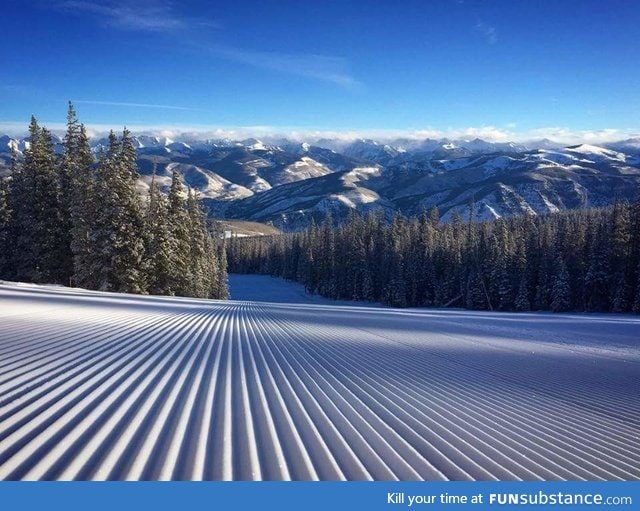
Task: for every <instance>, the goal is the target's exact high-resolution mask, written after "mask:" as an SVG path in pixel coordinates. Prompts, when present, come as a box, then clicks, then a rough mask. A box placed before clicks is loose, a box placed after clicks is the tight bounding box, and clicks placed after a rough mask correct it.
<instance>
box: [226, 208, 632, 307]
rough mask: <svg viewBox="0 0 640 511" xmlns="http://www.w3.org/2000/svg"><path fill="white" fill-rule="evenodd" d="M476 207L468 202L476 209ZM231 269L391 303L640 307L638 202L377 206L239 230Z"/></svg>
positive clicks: (342, 296) (321, 291)
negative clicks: (483, 216) (244, 233)
mask: <svg viewBox="0 0 640 511" xmlns="http://www.w3.org/2000/svg"><path fill="white" fill-rule="evenodd" d="M472 210H473V209H472ZM227 250H228V260H229V268H230V271H231V272H237V273H264V274H269V275H274V276H278V277H284V278H285V279H290V280H294V281H297V282H300V283H302V284H304V286H305V288H306V289H307V290H308V291H309V292H312V293H319V294H321V295H323V296H326V297H329V298H335V299H346V300H365V301H376V302H382V303H384V304H387V305H391V306H393V307H417V306H423V307H466V308H468V309H478V310H500V311H554V312H564V311H612V312H629V311H634V312H639V311H640V280H639V279H640V267H639V264H640V203H636V204H627V203H617V204H614V205H612V206H610V207H606V208H594V209H582V210H570V211H565V212H560V213H555V214H550V215H546V216H521V217H512V218H501V219H498V220H495V221H484V222H474V221H473V218H469V219H462V218H461V217H460V216H459V215H458V216H454V218H453V221H452V222H450V223H441V222H440V221H439V215H438V211H437V210H436V209H434V210H432V211H431V212H429V213H425V214H423V215H422V216H420V217H419V218H406V217H404V216H402V215H400V214H396V216H395V217H394V218H393V220H392V221H391V222H390V223H389V222H386V221H385V220H384V218H383V217H382V216H381V215H377V214H375V213H373V214H370V215H369V216H367V217H363V216H359V215H353V216H351V217H350V218H349V219H348V221H347V222H346V223H345V224H344V225H340V226H337V227H334V225H333V224H332V222H331V219H327V220H326V221H325V222H323V223H322V224H321V225H320V226H317V225H311V227H310V228H309V229H307V230H306V231H304V232H300V233H296V234H291V235H287V236H274V237H268V238H261V239H258V238H251V239H247V238H238V239H232V240H230V243H228V245H227Z"/></svg>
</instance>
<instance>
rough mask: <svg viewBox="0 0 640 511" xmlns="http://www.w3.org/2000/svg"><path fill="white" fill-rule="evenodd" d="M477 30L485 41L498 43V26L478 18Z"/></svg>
mask: <svg viewBox="0 0 640 511" xmlns="http://www.w3.org/2000/svg"><path fill="white" fill-rule="evenodd" d="M474 28H475V30H476V32H478V33H479V34H480V35H481V36H482V37H483V38H484V40H485V41H487V43H489V44H496V43H497V42H498V31H497V30H496V27H494V26H492V25H489V24H488V23H486V22H484V21H482V20H478V22H477V23H476V25H475V27H474Z"/></svg>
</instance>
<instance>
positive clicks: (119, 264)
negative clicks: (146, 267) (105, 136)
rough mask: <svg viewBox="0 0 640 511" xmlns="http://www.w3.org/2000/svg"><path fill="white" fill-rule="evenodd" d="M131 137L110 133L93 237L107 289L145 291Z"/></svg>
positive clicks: (100, 173)
mask: <svg viewBox="0 0 640 511" xmlns="http://www.w3.org/2000/svg"><path fill="white" fill-rule="evenodd" d="M131 146H132V144H131V139H130V138H129V137H128V132H127V131H126V130H125V132H124V134H123V138H122V141H121V142H120V141H118V139H117V137H116V135H115V134H114V133H113V132H111V133H110V135H109V150H108V152H107V154H106V156H105V157H104V158H103V159H102V160H101V162H100V165H99V167H98V173H97V183H96V192H97V193H96V200H97V201H98V207H97V210H98V211H97V214H96V221H95V223H94V226H93V232H92V235H91V236H92V238H93V239H94V240H95V243H96V246H95V250H94V253H96V254H97V255H98V258H96V263H95V266H96V268H95V271H94V272H93V273H94V275H95V276H96V277H97V288H98V289H100V290H103V291H117V292H123V293H142V292H144V291H145V288H146V285H145V281H144V271H143V267H142V262H143V259H142V258H143V255H144V244H143V219H142V213H141V208H140V199H139V197H138V194H137V192H136V188H135V181H134V179H133V175H132V172H131V167H130V162H129V161H128V160H127V155H128V148H129V147H131Z"/></svg>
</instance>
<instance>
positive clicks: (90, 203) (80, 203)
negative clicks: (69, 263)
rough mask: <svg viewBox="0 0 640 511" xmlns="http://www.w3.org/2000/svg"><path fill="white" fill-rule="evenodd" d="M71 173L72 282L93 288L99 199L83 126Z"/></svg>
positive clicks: (77, 141)
mask: <svg viewBox="0 0 640 511" xmlns="http://www.w3.org/2000/svg"><path fill="white" fill-rule="evenodd" d="M69 156H70V159H71V161H72V165H73V166H72V170H73V171H72V172H71V173H70V193H71V201H70V204H69V216H70V219H71V253H72V254H73V276H72V279H71V280H72V282H73V284H74V285H76V286H80V287H91V285H92V278H91V261H92V257H93V254H92V242H91V226H92V224H93V223H94V221H95V217H96V214H97V211H96V201H97V199H96V196H95V179H94V173H93V164H94V158H93V154H92V153H91V147H90V146H89V137H88V136H87V131H86V129H85V127H84V125H83V124H81V125H80V129H79V133H78V138H77V140H76V142H75V144H74V150H73V152H70V153H69Z"/></svg>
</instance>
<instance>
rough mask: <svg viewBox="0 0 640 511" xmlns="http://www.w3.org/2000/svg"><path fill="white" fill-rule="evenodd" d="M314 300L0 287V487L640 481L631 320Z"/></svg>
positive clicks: (272, 284) (243, 282)
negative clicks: (39, 483) (90, 482)
mask: <svg viewBox="0 0 640 511" xmlns="http://www.w3.org/2000/svg"><path fill="white" fill-rule="evenodd" d="M282 286H284V287H282ZM287 286H293V284H290V283H282V282H281V281H278V280H275V279H271V278H269V277H254V276H246V277H241V276H234V277H233V278H232V294H234V293H235V296H236V297H239V298H242V289H245V291H244V292H245V295H246V294H247V293H248V291H247V290H256V289H260V290H261V294H262V295H263V296H268V297H269V299H271V300H274V301H275V300H277V298H278V296H279V293H280V295H281V296H282V301H283V302H288V301H295V300H304V299H305V296H304V293H300V291H299V289H298V290H297V291H291V288H290V287H287ZM278 289H280V290H281V291H280V292H279V291H278ZM287 289H288V291H287ZM234 290H235V291H234ZM290 293H294V297H293V298H292V297H291V294H290ZM296 293H297V294H296ZM254 298H255V297H254ZM313 300H315V301H316V302H318V303H312V304H310V303H274V302H258V301H205V300H194V299H178V298H160V297H139V296H131V295H117V294H102V293H96V292H89V291H83V290H73V289H65V288H56V287H47V286H42V287H38V286H27V285H15V284H3V285H0V478H2V479H63V480H68V479H80V480H86V479H98V480H101V479H133V480H138V479H192V480H200V479H235V480H241V479H267V480H274V479H275V480H279V479H285V480H286V479H349V480H353V479H377V480H393V479H401V480H410V479H452V480H467V479H480V480H493V479H498V480H512V479H524V480H537V479H543V480H557V479H569V480H579V479H587V480H595V479H607V480H619V479H640V346H639V342H640V318H638V317H633V316H617V315H608V316H607V315H580V314H575V315H570V314H567V315H550V314H500V313H479V312H467V311H451V310H393V309H384V308H374V307H364V306H338V305H333V304H331V303H329V302H327V303H322V301H323V300H322V299H317V298H313V299H312V301H313Z"/></svg>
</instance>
